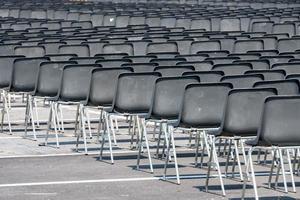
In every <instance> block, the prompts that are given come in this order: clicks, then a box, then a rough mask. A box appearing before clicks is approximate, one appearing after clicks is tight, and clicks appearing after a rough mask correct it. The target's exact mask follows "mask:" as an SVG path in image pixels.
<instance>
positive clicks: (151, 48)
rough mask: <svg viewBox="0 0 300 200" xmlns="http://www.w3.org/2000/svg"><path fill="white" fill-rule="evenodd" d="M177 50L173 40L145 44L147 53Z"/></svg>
mask: <svg viewBox="0 0 300 200" xmlns="http://www.w3.org/2000/svg"><path fill="white" fill-rule="evenodd" d="M160 52H178V47H177V44H176V43H175V42H157V43H149V44H148V45H147V53H160Z"/></svg>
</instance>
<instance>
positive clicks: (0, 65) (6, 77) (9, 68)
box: [0, 55, 24, 89]
mask: <svg viewBox="0 0 300 200" xmlns="http://www.w3.org/2000/svg"><path fill="white" fill-rule="evenodd" d="M23 57H24V56H13V55H12V56H0V88H1V89H5V88H8V87H9V85H10V82H11V78H12V72H13V63H14V61H15V60H16V59H19V58H23Z"/></svg>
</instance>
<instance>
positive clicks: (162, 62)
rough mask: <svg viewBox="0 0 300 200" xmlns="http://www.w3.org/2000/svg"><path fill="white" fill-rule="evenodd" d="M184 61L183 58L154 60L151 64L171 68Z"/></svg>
mask: <svg viewBox="0 0 300 200" xmlns="http://www.w3.org/2000/svg"><path fill="white" fill-rule="evenodd" d="M185 61H186V60H185V59H184V58H165V59H163V58H155V59H152V60H151V61H150V62H151V63H157V64H158V65H159V66H173V65H176V64H177V63H179V62H185Z"/></svg>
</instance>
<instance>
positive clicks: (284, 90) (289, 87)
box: [253, 79, 300, 95]
mask: <svg viewBox="0 0 300 200" xmlns="http://www.w3.org/2000/svg"><path fill="white" fill-rule="evenodd" d="M253 87H255V88H268V87H272V88H276V89H277V92H278V95H298V94H299V91H300V90H299V89H300V85H299V81H298V80H295V79H287V80H275V81H260V82H256V83H255V84H254V85H253Z"/></svg>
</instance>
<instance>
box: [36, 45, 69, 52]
mask: <svg viewBox="0 0 300 200" xmlns="http://www.w3.org/2000/svg"><path fill="white" fill-rule="evenodd" d="M65 44H66V43H65V42H39V43H38V45H40V46H44V48H45V54H58V48H59V46H61V45H65Z"/></svg>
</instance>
